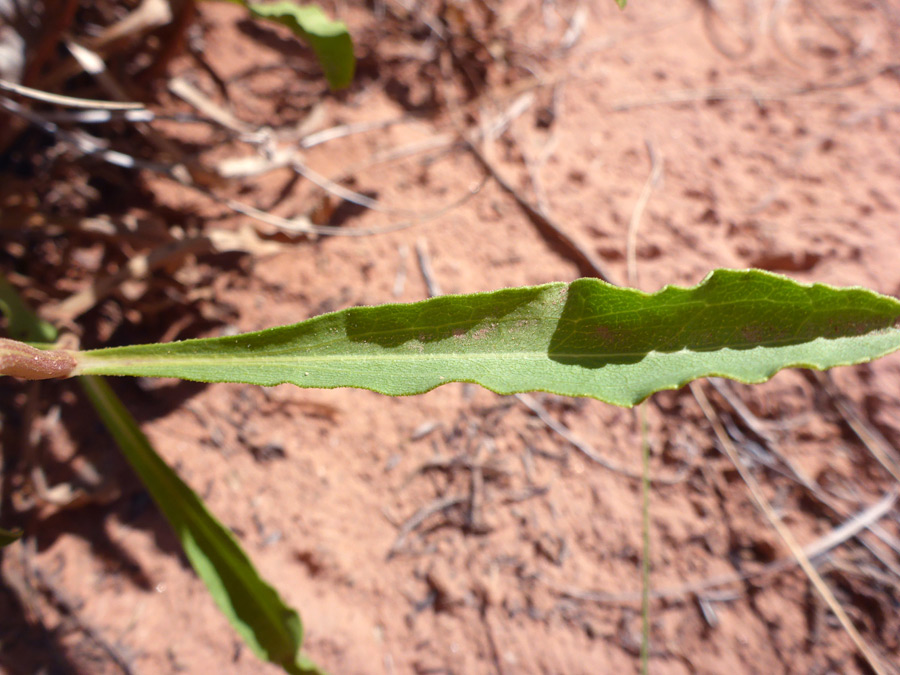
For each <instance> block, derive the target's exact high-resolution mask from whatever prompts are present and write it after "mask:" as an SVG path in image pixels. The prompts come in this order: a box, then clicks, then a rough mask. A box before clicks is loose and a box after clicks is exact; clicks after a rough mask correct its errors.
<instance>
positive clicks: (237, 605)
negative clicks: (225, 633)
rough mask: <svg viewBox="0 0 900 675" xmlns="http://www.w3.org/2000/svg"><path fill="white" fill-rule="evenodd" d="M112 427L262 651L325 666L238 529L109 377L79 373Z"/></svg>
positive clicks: (295, 673) (302, 669)
mask: <svg viewBox="0 0 900 675" xmlns="http://www.w3.org/2000/svg"><path fill="white" fill-rule="evenodd" d="M80 380H81V383H82V386H83V387H84V390H85V392H87V395H88V397H89V398H90V400H91V403H92V404H93V406H94V408H95V409H96V410H97V413H98V414H99V415H100V418H101V419H102V420H103V423H104V424H105V425H106V428H107V429H108V430H109V432H110V433H111V434H112V436H113V438H115V440H116V443H117V444H118V445H119V448H121V450H122V453H123V454H124V455H125V457H126V459H127V460H128V462H129V463H130V464H131V466H132V468H133V469H134V471H135V472H136V473H137V474H138V476H140V478H141V481H143V483H144V485H145V486H146V487H147V490H148V491H149V492H150V495H151V497H153V500H154V501H155V502H156V504H157V506H158V507H159V509H160V511H162V513H163V515H164V516H165V517H166V519H167V520H168V521H169V524H170V525H171V526H172V529H174V530H175V534H176V535H177V536H178V539H179V540H180V541H181V545H182V547H183V548H184V552H185V554H186V555H187V558H188V560H189V561H190V563H191V565H193V567H194V570H195V571H196V572H197V575H198V576H199V577H200V579H202V580H203V582H204V583H205V584H206V587H207V588H208V589H209V592H210V593H211V594H212V596H213V599H214V600H215V601H216V604H218V606H219V608H220V609H221V610H222V612H223V613H224V614H225V616H226V617H227V618H228V620H229V621H230V622H231V625H232V626H234V628H235V629H236V630H237V632H238V633H239V634H240V635H241V637H242V638H243V639H244V641H245V642H246V643H247V644H248V645H249V646H250V647H251V649H252V650H253V651H254V652H255V653H256V655H257V656H259V657H260V658H262V659H266V660H268V661H271V662H272V663H275V664H277V665H279V666H281V667H282V668H283V669H284V670H285V671H286V672H288V673H291V674H292V675H299V674H301V673H303V674H312V673H319V672H320V671H319V670H318V669H317V667H316V666H315V665H314V664H312V663H311V662H310V661H309V660H308V659H307V658H306V657H305V656H302V655H300V654H299V649H300V645H301V642H302V640H303V627H302V624H301V622H300V617H299V615H298V614H297V612H296V611H294V610H293V609H292V608H290V607H288V606H287V605H286V604H284V602H283V601H282V600H281V598H280V597H279V595H278V593H277V592H276V591H275V589H274V588H272V587H271V586H270V585H269V584H268V583H266V582H265V581H264V580H263V579H262V578H261V577H260V576H259V573H258V572H257V571H256V568H254V566H253V563H252V562H251V561H250V558H249V557H248V556H247V554H246V553H245V552H244V550H243V549H242V548H241V546H240V544H239V543H238V541H237V539H236V538H235V537H234V535H233V534H232V533H231V532H230V531H229V530H228V529H227V528H226V527H225V526H223V525H222V524H221V523H220V522H219V521H218V520H216V518H215V517H214V516H213V515H212V514H211V513H210V512H209V511H208V510H207V508H206V506H205V505H204V503H203V502H202V501H201V499H200V498H199V497H198V496H197V495H196V494H195V493H194V491H193V490H191V489H190V488H189V487H188V486H187V484H185V483H184V482H183V481H182V480H181V479H180V478H179V477H178V475H177V474H176V473H175V472H174V471H172V469H170V468H169V466H168V465H167V464H166V463H165V462H164V461H163V460H162V459H161V458H160V456H159V455H158V454H156V451H155V450H154V449H153V447H152V446H151V445H150V442H149V441H148V440H147V437H146V436H145V435H144V434H143V433H142V432H141V430H140V429H139V428H138V426H137V423H136V422H135V420H134V418H133V417H132V416H131V414H130V413H129V412H128V410H126V409H125V406H124V405H122V402H121V401H119V399H118V397H117V396H116V395H115V393H114V392H113V391H112V389H111V388H110V387H109V385H108V384H106V382H104V381H103V380H102V379H101V378H98V377H82V378H80Z"/></svg>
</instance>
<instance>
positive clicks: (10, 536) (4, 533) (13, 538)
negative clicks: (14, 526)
mask: <svg viewBox="0 0 900 675" xmlns="http://www.w3.org/2000/svg"><path fill="white" fill-rule="evenodd" d="M22 534H23V533H22V531H21V530H17V531H15V532H11V531H10V530H4V529H3V528H0V548H3V547H4V546H9V545H10V544H12V543H15V542H17V541H19V539H21V538H22Z"/></svg>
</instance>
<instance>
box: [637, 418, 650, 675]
mask: <svg viewBox="0 0 900 675" xmlns="http://www.w3.org/2000/svg"><path fill="white" fill-rule="evenodd" d="M638 424H639V426H640V428H641V502H642V505H641V506H642V511H643V513H642V522H641V536H642V538H643V548H644V550H643V555H642V556H641V558H642V560H641V673H642V675H648V673H649V672H650V437H649V434H648V433H647V406H646V405H644V404H641V405H640V406H639V407H638Z"/></svg>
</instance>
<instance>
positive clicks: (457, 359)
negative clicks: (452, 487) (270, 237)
mask: <svg viewBox="0 0 900 675" xmlns="http://www.w3.org/2000/svg"><path fill="white" fill-rule="evenodd" d="M898 319H900V302H898V301H897V300H895V299H894V298H890V297H886V296H882V295H878V294H877V293H874V292H872V291H868V290H865V289H862V288H846V289H837V288H832V287H830V286H825V285H822V284H813V285H806V284H800V283H797V282H795V281H792V280H790V279H788V278H786V277H782V276H779V275H776V274H771V273H768V272H762V271H760V270H745V271H734V270H717V271H715V272H713V273H712V274H711V275H710V276H708V277H707V278H706V279H705V280H704V281H703V282H702V283H701V284H699V285H698V286H695V287H693V288H680V287H677V286H667V287H665V288H663V289H662V290H661V291H659V292H658V293H654V294H646V293H642V292H640V291H637V290H633V289H628V288H618V287H615V286H611V285H609V284H606V283H604V282H602V281H600V280H598V279H579V280H577V281H574V282H572V283H571V284H565V283H556V284H547V285H545V286H535V287H531V288H513V289H506V290H501V291H495V292H492V293H479V294H475V295H458V296H443V297H439V298H434V299H431V300H426V301H424V302H419V303H414V304H408V305H382V306H379V307H352V308H350V309H345V310H342V311H339V312H334V313H331V314H325V315H323V316H319V317H316V318H314V319H310V320H308V321H304V322H302V323H298V324H294V325H291V326H282V327H280V328H271V329H268V330H264V331H260V332H257V333H248V334H245V335H236V336H233V337H222V338H209V339H202V340H186V341H184V342H174V343H169V344H158V345H141V346H133V347H115V348H110V349H102V350H95V351H89V352H81V353H78V354H77V357H78V359H79V361H80V366H79V368H80V370H78V371H76V372H83V373H86V374H100V375H136V376H151V377H179V378H183V379H188V380H199V381H202V382H247V383H251V384H261V385H275V384H281V383H283V382H291V383H293V384H296V385H298V386H301V387H319V388H333V387H360V388H363V389H372V390H374V391H378V392H381V393H384V394H391V395H405V394H419V393H422V392H425V391H428V390H430V389H433V388H435V387H437V386H439V385H441V384H446V383H447V382H454V381H461V382H474V383H476V384H481V385H483V386H484V387H487V388H488V389H491V390H493V391H495V392H497V393H500V394H511V393H514V392H521V391H548V392H552V393H555V394H562V395H567V396H592V397H594V398H597V399H600V400H603V401H607V402H609V403H614V404H617V405H624V406H630V405H633V404H635V403H637V402H639V401H641V400H643V399H644V398H646V397H647V396H649V395H650V394H652V393H653V392H655V391H659V390H661V389H674V388H677V387H680V386H683V385H684V384H686V383H687V382H689V381H691V380H693V379H696V378H699V377H707V376H719V377H729V378H732V379H735V380H739V381H741V382H748V383H749V382H762V381H764V380H767V379H768V378H770V377H771V376H772V375H774V374H775V373H776V372H777V371H778V370H781V369H782V368H790V367H801V368H817V369H820V370H821V369H826V368H832V367H834V366H840V365H850V364H854V363H864V362H866V361H870V360H872V359H875V358H878V357H880V356H883V355H885V354H887V353H889V352H892V351H894V350H896V349H898V348H900V329H898V327H897V321H898Z"/></svg>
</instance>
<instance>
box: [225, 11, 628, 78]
mask: <svg viewBox="0 0 900 675" xmlns="http://www.w3.org/2000/svg"><path fill="white" fill-rule="evenodd" d="M225 1H226V2H231V3H233V4H236V5H242V6H244V7H246V8H247V9H249V10H250V13H251V14H253V16H255V17H258V18H260V19H269V20H270V21H276V22H278V23H280V24H283V25H285V26H287V27H288V28H290V29H291V30H292V31H293V32H294V34H295V35H297V36H299V37H301V38H303V40H305V41H306V42H307V43H308V44H309V46H310V47H312V50H313V51H314V52H315V53H316V58H317V59H318V60H319V63H320V64H321V66H322V70H323V71H324V73H325V79H326V80H328V84H329V86H330V87H331V88H332V89H343V88H344V87H347V86H349V85H350V83H351V82H352V81H353V73H354V72H355V71H356V57H355V56H354V55H353V39H352V38H351V37H350V31H349V30H347V25H346V24H345V23H344V22H343V21H332V20H331V19H329V18H328V15H327V14H325V12H323V11H322V8H321V7H319V6H318V5H300V4H297V3H296V2H290V1H289V0H283V1H282V2H271V3H268V2H247V0H225ZM617 1H618V0H617Z"/></svg>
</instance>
